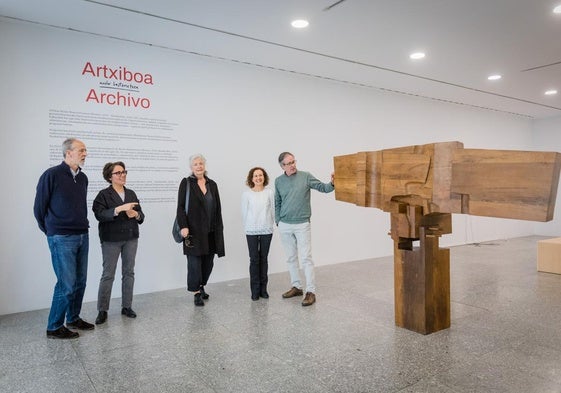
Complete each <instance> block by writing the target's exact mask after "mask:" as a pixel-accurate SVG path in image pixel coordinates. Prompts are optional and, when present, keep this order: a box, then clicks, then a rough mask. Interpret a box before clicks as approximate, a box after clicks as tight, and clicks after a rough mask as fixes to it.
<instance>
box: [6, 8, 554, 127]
mask: <svg viewBox="0 0 561 393" xmlns="http://www.w3.org/2000/svg"><path fill="white" fill-rule="evenodd" d="M560 5H561V0H491V1H489V0H468V1H465V0H461V1H460V0H417V1H413V0H339V1H337V0H325V1H324V0H306V1H304V0H204V1H203V0H159V1H153V0H100V1H94V0H25V1H22V0H2V1H1V2H0V15H1V16H2V17H3V18H2V19H0V23H1V21H2V20H14V19H15V20H20V21H24V22H25V23H28V22H31V23H33V24H41V25H48V26H50V27H52V28H55V29H70V30H73V31H77V32H78V33H79V34H80V33H84V34H94V35H98V36H106V37H110V38H111V39H116V40H120V39H122V40H126V41H128V42H135V43H138V44H139V45H150V46H153V47H161V48H166V50H172V51H179V52H183V53H185V54H186V55H190V56H210V57H215V58H219V59H222V60H223V61H232V62H236V63H239V62H243V63H249V64H250V66H251V65H254V66H256V67H267V68H269V69H272V70H274V71H273V72H291V73H296V74H301V75H302V76H304V77H311V78H314V77H319V78H322V79H325V80H333V81H336V82H339V83H346V84H349V85H350V86H356V87H357V88H365V89H372V90H376V91H386V92H388V93H389V94H406V95H412V96H418V97H424V98H427V99H431V100H438V101H443V102H449V103H452V104H457V105H464V106H468V107H477V108H486V109H489V110H493V111H499V112H505V113H511V114H515V115H519V116H523V117H528V118H545V117H552V116H561V13H555V12H554V9H555V7H557V6H560ZM297 19H303V20H307V21H308V22H309V25H308V26H307V27H305V28H294V27H292V25H291V22H292V21H294V20H297ZM413 53H424V55H425V56H424V57H422V58H418V59H412V58H410V55H412V54H413ZM492 75H500V78H496V79H494V80H493V79H488V78H489V77H490V76H492ZM546 91H549V92H550V93H549V94H545V93H546ZM552 91H559V93H557V94H551V92H552Z"/></svg>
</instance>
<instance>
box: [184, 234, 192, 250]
mask: <svg viewBox="0 0 561 393" xmlns="http://www.w3.org/2000/svg"><path fill="white" fill-rule="evenodd" d="M183 242H184V243H185V247H187V248H193V247H195V245H194V244H193V236H192V235H187V237H186V238H185V239H183Z"/></svg>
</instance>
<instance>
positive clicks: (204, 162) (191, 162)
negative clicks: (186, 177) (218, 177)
mask: <svg viewBox="0 0 561 393" xmlns="http://www.w3.org/2000/svg"><path fill="white" fill-rule="evenodd" d="M198 158H200V159H201V161H202V162H203V164H205V165H206V158H205V156H203V155H202V154H201V153H195V154H193V155H192V156H191V157H189V168H191V167H192V166H193V162H194V161H195V160H196V159H198ZM205 175H206V170H205Z"/></svg>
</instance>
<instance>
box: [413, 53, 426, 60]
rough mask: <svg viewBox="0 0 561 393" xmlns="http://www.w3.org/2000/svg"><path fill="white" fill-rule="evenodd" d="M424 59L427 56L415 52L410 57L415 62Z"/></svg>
mask: <svg viewBox="0 0 561 393" xmlns="http://www.w3.org/2000/svg"><path fill="white" fill-rule="evenodd" d="M424 57H425V54H424V53H423V52H415V53H411V54H410V55H409V58H410V59H413V60H419V59H422V58H424Z"/></svg>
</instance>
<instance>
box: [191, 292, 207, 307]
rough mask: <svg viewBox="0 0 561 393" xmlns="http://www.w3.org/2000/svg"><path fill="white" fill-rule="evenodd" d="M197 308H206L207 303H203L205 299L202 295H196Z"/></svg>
mask: <svg viewBox="0 0 561 393" xmlns="http://www.w3.org/2000/svg"><path fill="white" fill-rule="evenodd" d="M194 300H195V306H204V305H205V302H203V299H202V298H201V294H200V293H195V299H194Z"/></svg>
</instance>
